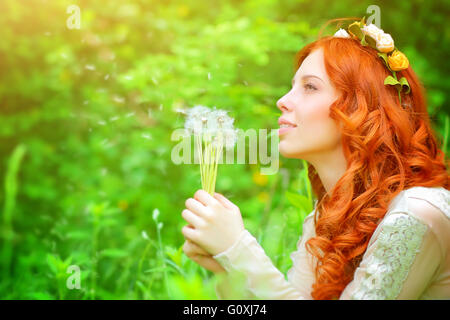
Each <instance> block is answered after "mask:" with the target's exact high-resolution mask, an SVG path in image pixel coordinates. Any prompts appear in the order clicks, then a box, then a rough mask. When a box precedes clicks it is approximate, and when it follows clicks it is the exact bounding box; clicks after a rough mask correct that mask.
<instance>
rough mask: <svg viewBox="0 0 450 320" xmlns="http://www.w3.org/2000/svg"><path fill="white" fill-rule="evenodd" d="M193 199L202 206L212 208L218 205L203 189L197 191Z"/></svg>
mask: <svg viewBox="0 0 450 320" xmlns="http://www.w3.org/2000/svg"><path fill="white" fill-rule="evenodd" d="M194 198H195V199H196V200H198V201H199V202H201V203H202V204H203V205H204V206H214V205H217V203H218V201H217V200H216V199H214V197H212V196H211V195H210V194H209V193H208V192H206V191H205V190H203V189H200V190H197V191H196V192H195V194H194Z"/></svg>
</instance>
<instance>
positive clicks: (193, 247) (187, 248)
mask: <svg viewBox="0 0 450 320" xmlns="http://www.w3.org/2000/svg"><path fill="white" fill-rule="evenodd" d="M183 251H184V253H185V254H186V255H187V256H190V255H205V256H208V255H209V253H208V252H207V251H206V250H204V249H203V248H202V247H200V246H199V245H197V244H195V243H194V242H192V241H190V240H186V241H185V242H184V245H183Z"/></svg>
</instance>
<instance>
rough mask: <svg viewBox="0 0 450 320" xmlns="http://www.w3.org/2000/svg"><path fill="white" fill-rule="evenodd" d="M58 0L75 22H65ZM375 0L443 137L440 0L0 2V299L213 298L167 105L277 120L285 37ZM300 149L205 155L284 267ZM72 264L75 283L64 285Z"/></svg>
mask: <svg viewBox="0 0 450 320" xmlns="http://www.w3.org/2000/svg"><path fill="white" fill-rule="evenodd" d="M71 4H76V5H78V6H79V7H80V9H81V28H80V29H69V28H68V27H67V20H68V19H69V17H70V14H69V13H67V11H66V10H67V7H68V6H69V5H71ZM371 4H376V5H379V6H380V8H381V27H382V28H383V29H384V30H385V31H386V32H388V33H391V34H392V36H393V38H394V39H395V42H396V46H397V47H398V48H401V49H402V51H404V52H405V53H406V55H407V57H408V58H409V60H410V63H411V66H412V67H413V69H414V70H415V71H416V73H417V74H418V75H419V77H420V79H421V81H422V82H423V83H424V85H425V87H426V89H427V98H428V103H429V105H428V110H429V113H430V115H431V117H432V120H433V125H434V128H435V129H436V132H437V134H438V135H439V136H438V139H439V140H440V141H441V142H442V149H443V150H444V151H447V150H448V147H447V138H446V136H447V135H448V126H449V114H450V111H449V109H450V108H449V105H450V96H449V92H450V80H449V68H450V64H449V63H448V61H449V59H450V40H449V39H450V31H449V27H448V21H447V20H446V19H447V18H448V17H449V16H450V15H449V13H450V10H449V7H450V5H449V1H424V0H423V1H419V0H414V1H349V0H347V1H317V0H316V1H312V0H311V1H306V0H305V1H298V0H296V1H294V0H258V1H254V0H246V1H243V0H239V1H237V0H235V1H231V0H226V1H199V0H189V1H181V0H178V1H162V0H159V1H144V0H141V1H139V0H133V1H126V3H125V2H124V1H104V0H89V1H88V0H86V1H65V0H60V1H44V0H41V1H38V0H26V1H25V0H2V1H1V2H0V12H1V15H0V36H1V39H0V141H1V143H0V168H1V170H0V179H1V180H0V181H1V182H2V187H1V189H0V210H1V211H0V212H1V216H0V218H1V220H0V221H1V222H0V224H1V228H0V231H1V233H0V254H1V255H0V272H1V275H0V277H1V281H0V298H1V299H215V298H216V296H215V293H214V288H213V284H214V279H215V278H214V277H213V276H212V273H211V272H209V271H206V270H204V269H203V268H200V267H199V266H198V265H196V264H195V263H194V262H192V261H191V260H189V259H188V258H187V257H186V256H185V255H184V253H183V252H182V244H183V242H184V238H183V236H182V234H181V228H182V226H184V225H185V224H186V222H185V221H184V220H183V219H182V218H181V211H182V209H183V208H184V202H185V200H186V199H187V198H189V197H192V196H193V194H194V192H195V191H196V190H198V189H200V188H201V185H200V173H199V170H198V165H175V164H173V163H172V162H171V160H170V159H171V158H170V155H171V150H172V147H173V146H174V145H175V142H174V141H171V133H172V132H173V130H174V129H176V128H180V127H182V126H183V120H184V119H183V118H182V117H181V116H180V115H179V114H177V113H176V112H175V110H176V109H177V108H180V107H192V106H193V105H195V104H204V105H207V106H217V107H218V108H222V109H226V110H230V113H231V115H232V116H233V117H234V118H235V125H236V126H237V127H239V128H242V129H244V130H246V129H249V128H268V129H270V128H277V127H278V125H277V118H278V114H279V110H278V109H277V108H276V101H277V100H278V99H279V98H280V97H281V96H282V95H284V94H285V93H286V92H287V91H288V90H289V89H290V80H291V78H292V76H293V74H294V72H293V69H292V67H293V58H294V55H295V53H296V52H297V51H298V50H299V49H300V48H302V47H303V46H304V45H305V44H307V43H309V42H311V41H313V40H315V39H316V37H317V34H318V30H319V29H320V27H321V26H322V25H323V23H325V22H326V21H327V20H329V19H333V18H337V17H345V16H357V17H362V16H364V15H366V16H368V15H369V14H367V13H366V8H367V7H368V6H369V5H371ZM332 32H334V30H333V28H329V29H328V31H327V32H326V33H328V34H331V33H332ZM367 72H370V71H369V70H367ZM303 164H304V163H303V162H302V161H300V160H293V159H281V163H280V166H281V169H280V171H279V172H278V173H277V174H276V175H270V176H264V175H261V174H260V169H261V166H260V164H246V165H244V164H236V165H226V164H224V165H221V166H220V167H219V173H218V178H217V184H216V191H218V192H221V193H223V194H224V195H225V196H227V197H228V198H229V199H230V200H231V201H233V202H234V203H236V204H237V205H238V206H239V207H240V209H241V212H242V215H243V218H244V223H245V226H246V228H247V229H248V230H249V231H250V232H251V233H252V234H253V235H255V236H256V237H257V239H258V240H259V241H260V243H261V245H262V246H263V247H264V249H265V251H266V253H267V254H268V255H269V257H270V258H271V259H272V261H273V263H274V264H275V266H277V267H278V268H279V269H280V270H281V271H282V272H286V271H287V270H288V269H289V268H290V266H291V263H292V262H291V260H290V257H289V254H290V253H291V252H292V251H293V250H295V245H296V242H297V240H298V237H299V235H300V233H301V223H302V221H303V218H304V217H305V215H306V214H307V213H309V212H310V211H311V210H312V209H311V208H312V201H313V199H312V198H311V194H310V189H309V182H308V179H307V178H306V171H305V170H303V169H302V168H303V167H302V165H303ZM236 177H239V178H238V179H236ZM70 265H77V266H78V267H79V268H80V271H81V289H73V290H69V289H68V288H67V286H66V281H67V279H68V276H69V275H70V274H69V273H67V268H68V266H70Z"/></svg>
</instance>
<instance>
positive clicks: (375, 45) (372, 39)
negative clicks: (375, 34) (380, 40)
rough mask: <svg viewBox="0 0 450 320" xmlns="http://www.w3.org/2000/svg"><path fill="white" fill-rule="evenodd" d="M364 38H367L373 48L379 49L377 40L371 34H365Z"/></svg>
mask: <svg viewBox="0 0 450 320" xmlns="http://www.w3.org/2000/svg"><path fill="white" fill-rule="evenodd" d="M364 38H365V41H366V42H367V44H368V45H369V46H370V47H371V48H374V49H376V50H378V49H377V41H376V40H375V39H374V38H372V37H371V36H369V35H367V34H366V36H365V37H364Z"/></svg>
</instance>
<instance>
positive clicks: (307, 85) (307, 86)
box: [305, 83, 316, 90]
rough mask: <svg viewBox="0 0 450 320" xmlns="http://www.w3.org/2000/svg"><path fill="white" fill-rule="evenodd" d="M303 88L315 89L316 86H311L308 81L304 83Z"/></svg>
mask: <svg viewBox="0 0 450 320" xmlns="http://www.w3.org/2000/svg"><path fill="white" fill-rule="evenodd" d="M305 88H306V89H308V90H316V87H314V86H313V85H312V84H310V83H307V84H305Z"/></svg>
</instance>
